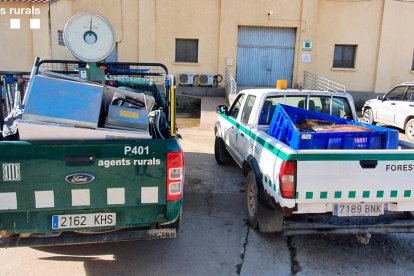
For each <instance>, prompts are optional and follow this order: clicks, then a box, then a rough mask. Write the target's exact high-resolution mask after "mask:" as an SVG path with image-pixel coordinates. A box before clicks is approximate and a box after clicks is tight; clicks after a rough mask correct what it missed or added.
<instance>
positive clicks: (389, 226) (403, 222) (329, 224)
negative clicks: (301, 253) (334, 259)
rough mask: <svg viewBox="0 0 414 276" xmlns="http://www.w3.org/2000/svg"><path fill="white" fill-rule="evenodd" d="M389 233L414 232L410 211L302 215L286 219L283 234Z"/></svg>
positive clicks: (413, 222) (413, 217)
mask: <svg viewBox="0 0 414 276" xmlns="http://www.w3.org/2000/svg"><path fill="white" fill-rule="evenodd" d="M367 233H370V234H388V233H414V216H413V214H412V213H410V212H405V213H390V214H386V215H384V216H379V217H346V218H345V217H336V216H332V215H300V216H296V217H294V218H289V219H288V220H285V221H284V226H283V235H285V236H294V235H309V234H333V235H349V234H367Z"/></svg>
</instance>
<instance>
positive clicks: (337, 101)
mask: <svg viewBox="0 0 414 276" xmlns="http://www.w3.org/2000/svg"><path fill="white" fill-rule="evenodd" d="M331 101H332V110H331ZM309 110H312V111H315V112H320V113H325V114H328V115H332V116H336V117H340V118H349V119H352V118H353V117H352V110H351V107H350V106H349V102H348V100H347V99H346V98H343V97H330V96H311V97H309Z"/></svg>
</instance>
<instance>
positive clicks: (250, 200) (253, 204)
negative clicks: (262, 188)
mask: <svg viewBox="0 0 414 276" xmlns="http://www.w3.org/2000/svg"><path fill="white" fill-rule="evenodd" d="M246 206H247V221H248V222H249V225H250V226H251V227H252V228H254V229H257V228H258V225H259V224H258V218H259V197H258V189H257V185H256V179H255V177H254V174H253V172H252V171H251V170H250V171H249V172H248V174H247V177H246Z"/></svg>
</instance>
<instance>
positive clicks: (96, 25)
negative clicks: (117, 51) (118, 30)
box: [63, 13, 116, 62]
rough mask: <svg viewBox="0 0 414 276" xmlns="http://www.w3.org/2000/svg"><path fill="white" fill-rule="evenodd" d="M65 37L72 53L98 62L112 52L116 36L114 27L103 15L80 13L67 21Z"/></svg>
mask: <svg viewBox="0 0 414 276" xmlns="http://www.w3.org/2000/svg"><path fill="white" fill-rule="evenodd" d="M63 39H64V41H65V44H66V48H67V49H68V50H69V52H70V53H71V54H72V55H74V56H75V57H77V58H78V59H80V60H83V61H86V62H97V61H101V60H104V59H105V58H107V57H108V56H109V55H110V54H111V53H112V51H113V50H114V48H115V41H116V36H115V30H114V27H113V26H112V24H111V23H110V22H109V21H108V20H106V18H104V17H103V16H100V15H98V14H96V13H79V14H76V15H74V16H72V17H71V18H70V19H69V21H68V22H67V23H66V25H65V29H64V32H63Z"/></svg>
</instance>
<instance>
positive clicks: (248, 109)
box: [241, 95, 256, 125]
mask: <svg viewBox="0 0 414 276" xmlns="http://www.w3.org/2000/svg"><path fill="white" fill-rule="evenodd" d="M255 100H256V96H252V95H250V96H248V97H247V99H246V103H245V104H244V107H243V111H242V114H241V122H242V123H243V124H244V125H247V123H248V122H249V118H250V114H251V113H252V109H253V105H254V101H255Z"/></svg>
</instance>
